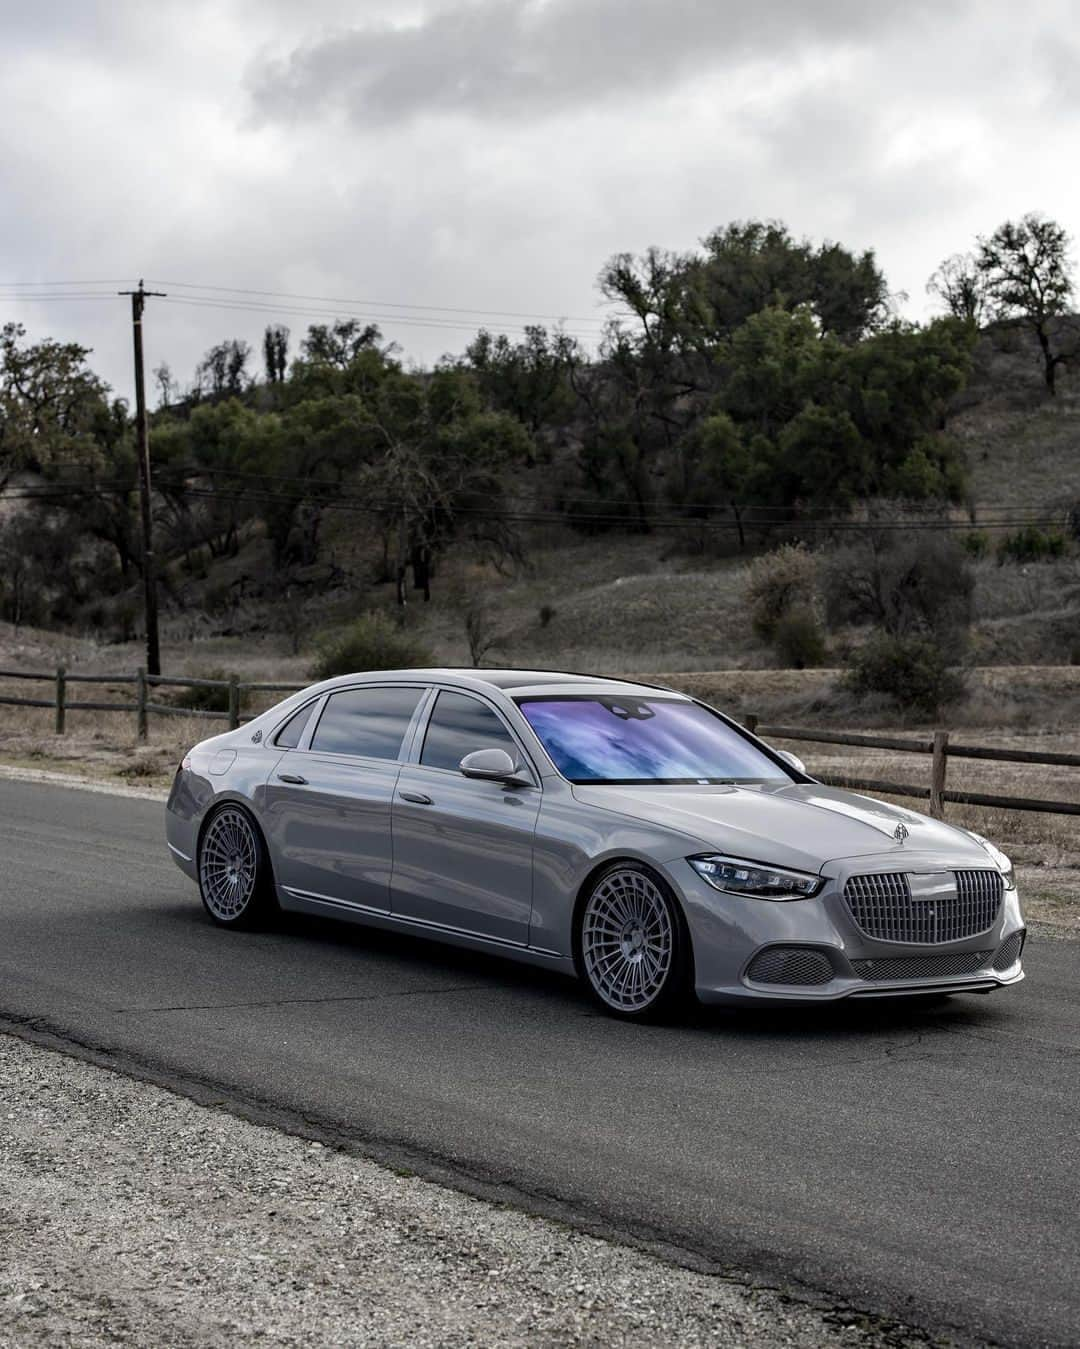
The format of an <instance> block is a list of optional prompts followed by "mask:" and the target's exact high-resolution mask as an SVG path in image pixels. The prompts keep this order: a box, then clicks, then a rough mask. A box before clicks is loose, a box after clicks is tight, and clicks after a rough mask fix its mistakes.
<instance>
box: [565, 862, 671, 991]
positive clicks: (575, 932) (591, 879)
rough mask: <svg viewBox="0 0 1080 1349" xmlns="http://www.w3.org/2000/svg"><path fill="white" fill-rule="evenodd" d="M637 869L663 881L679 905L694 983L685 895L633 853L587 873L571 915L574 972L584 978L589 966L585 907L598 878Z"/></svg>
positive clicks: (600, 865) (662, 874) (594, 865)
mask: <svg viewBox="0 0 1080 1349" xmlns="http://www.w3.org/2000/svg"><path fill="white" fill-rule="evenodd" d="M617 866H633V867H640V868H641V870H642V871H647V872H648V873H649V874H650V875H651V876H653V877H655V879H656V880H658V881H659V882H660V884H661V885H662V886H663V888H664V890H665V891H666V892H667V894H668V895H669V896H670V897H671V901H672V903H673V904H674V906H675V916H676V919H677V921H678V923H679V926H680V928H681V930H682V940H683V944H684V945H685V947H686V960H687V977H688V979H689V981H690V983H691V984H693V981H694V942H693V937H692V936H691V933H690V923H689V921H688V920H687V917H686V907H685V905H684V904H683V899H682V896H681V895H680V894H679V891H678V888H677V887H676V886H675V885H673V884H672V882H671V880H670V879H669V877H668V876H667V875H666V874H665V873H664V871H663V870H662V869H661V868H660V867H658V866H657V865H656V863H655V862H651V861H649V860H648V859H647V858H645V857H638V856H635V855H634V854H633V853H619V854H616V855H614V856H611V857H604V858H602V859H601V860H599V861H597V862H594V863H593V864H592V866H590V868H589V870H588V871H587V872H586V873H585V876H584V877H583V879H582V881H581V884H580V885H579V886H578V890H577V894H576V895H575V897H574V907H573V911H572V913H571V915H570V943H571V945H570V954H571V957H572V959H573V962H574V969H575V970H576V971H577V973H578V975H579V977H582V978H583V977H584V974H585V967H584V964H583V963H582V958H581V913H582V910H583V909H584V908H585V904H586V901H587V900H588V898H589V894H590V892H591V891H592V888H593V886H594V885H595V883H596V881H597V879H598V877H600V876H601V875H603V873H604V872H605V871H609V870H610V869H611V868H612V867H617Z"/></svg>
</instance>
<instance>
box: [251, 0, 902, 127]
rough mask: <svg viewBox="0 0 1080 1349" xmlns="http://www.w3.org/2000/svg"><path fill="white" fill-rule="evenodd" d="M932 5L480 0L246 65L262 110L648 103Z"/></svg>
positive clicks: (472, 109)
mask: <svg viewBox="0 0 1080 1349" xmlns="http://www.w3.org/2000/svg"><path fill="white" fill-rule="evenodd" d="M925 7H926V5H925V2H924V0H912V2H911V3H909V4H907V5H906V6H904V7H903V9H902V10H901V9H900V7H893V6H878V5H873V4H867V3H866V0H815V3H813V4H807V3H806V0H766V2H765V3H758V4H745V3H741V2H740V3H730V2H728V3H720V2H718V0H664V3H655V2H654V0H637V3H634V0H544V2H542V3H541V2H540V0H525V2H524V3H523V2H522V0H473V3H457V4H454V5H453V6H452V7H450V8H444V9H440V10H436V11H434V12H430V13H428V14H427V15H426V16H424V17H422V18H420V19H418V20H417V21H416V22H414V23H408V24H404V25H402V24H393V25H392V24H390V23H387V22H385V21H383V22H380V23H372V24H368V25H365V26H362V27H354V28H351V29H347V30H345V31H339V32H336V33H334V34H332V35H330V36H327V37H324V38H321V39H319V40H317V41H315V42H311V43H308V44H306V45H303V46H301V47H299V48H298V49H297V50H295V51H294V52H293V53H292V55H291V56H289V57H288V58H286V59H285V60H280V59H279V60H273V61H263V62H261V63H259V64H257V65H256V67H255V68H254V69H253V71H252V72H251V74H250V82H251V87H252V93H253V98H254V101H255V104H256V107H257V109H258V110H259V113H260V114H261V115H262V116H263V117H264V118H267V119H275V118H282V117H303V116H311V115H315V114H318V113H320V112H322V111H324V110H325V109H327V108H336V107H340V108H343V109H344V110H345V111H346V112H347V113H348V114H349V115H350V116H351V117H353V118H354V119H355V120H356V121H358V122H361V123H365V124H369V123H371V122H373V121H374V122H381V123H386V122H395V121H400V120H404V119H408V118H410V117H413V116H417V115H422V114H425V113H428V114H438V113H465V114H471V115H474V116H477V117H485V118H493V117H511V118H516V119H523V118H528V117H536V116H538V115H545V114H558V113H561V112H566V111H568V110H571V109H573V108H574V107H577V106H579V105H582V104H594V103H597V102H600V101H602V100H604V99H608V98H612V97H621V98H626V99H634V100H638V101H641V102H646V101H649V100H651V99H652V98H653V97H654V96H655V95H656V94H657V93H660V92H663V91H666V90H667V89H670V88H671V87H672V86H673V85H676V84H677V83H679V82H680V81H682V80H686V79H688V78H692V77H694V76H697V75H701V74H704V73H707V72H710V71H720V70H723V69H725V68H731V67H733V66H736V65H738V64H739V63H741V62H745V61H748V60H759V61H767V62H776V61H778V60H782V59H783V58H784V57H786V56H788V55H789V54H790V53H791V52H792V51H795V50H798V49H805V48H807V47H813V46H815V45H817V44H822V45H831V44H835V43H851V42H858V41H861V40H865V39H867V38H869V37H870V36H872V35H874V34H876V33H879V32H881V31H883V30H887V29H888V28H890V27H892V26H893V25H894V24H895V23H896V22H897V21H898V19H899V18H900V17H901V16H902V17H903V20H904V22H907V23H910V22H912V21H913V20H914V18H915V16H916V14H917V13H918V12H919V11H920V10H922V9H924V8H925Z"/></svg>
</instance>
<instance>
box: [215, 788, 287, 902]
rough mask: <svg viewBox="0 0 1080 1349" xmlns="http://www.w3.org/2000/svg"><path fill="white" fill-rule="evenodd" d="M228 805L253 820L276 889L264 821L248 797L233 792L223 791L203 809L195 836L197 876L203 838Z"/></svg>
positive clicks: (272, 858)
mask: <svg viewBox="0 0 1080 1349" xmlns="http://www.w3.org/2000/svg"><path fill="white" fill-rule="evenodd" d="M227 806H232V807H233V808H234V809H239V810H242V811H243V812H244V814H245V815H246V816H247V817H248V819H249V820H250V821H251V825H252V828H253V829H254V830H255V832H256V833H257V834H258V836H259V842H260V844H261V845H262V850H263V856H264V857H265V859H266V866H267V869H268V870H269V872H270V883H271V885H273V886H274V889H275V891H276V889H277V874H276V872H275V870H274V856H273V854H272V853H271V851H270V844H269V842H268V841H267V837H266V830H265V829H264V828H263V827H262V821H261V820H260V819H259V816H258V812H257V811H256V810H255V808H254V807H253V806H252V804H251V802H250V801H249V800H248V799H247V797H245V796H239V795H236V794H234V793H231V792H230V793H223V794H222V795H220V796H216V797H215V798H214V799H213V801H211V802H210V804H209V805H208V806H207V808H206V809H205V810H204V811H203V816H202V819H201V820H200V821H199V829H198V833H197V834H196V837H195V858H194V863H195V874H196V877H198V874H199V867H200V863H201V860H202V845H203V839H204V837H205V836H206V831H207V829H208V828H209V827H210V824H211V823H212V821H213V819H214V817H215V816H216V815H220V814H221V812H222V811H223V810H224V809H225V808H226V807H227Z"/></svg>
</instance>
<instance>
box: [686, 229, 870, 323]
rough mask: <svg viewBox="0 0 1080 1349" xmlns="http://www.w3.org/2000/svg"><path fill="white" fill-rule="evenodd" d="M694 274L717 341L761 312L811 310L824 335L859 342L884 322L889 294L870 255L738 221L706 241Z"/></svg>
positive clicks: (867, 252) (692, 267)
mask: <svg viewBox="0 0 1080 1349" xmlns="http://www.w3.org/2000/svg"><path fill="white" fill-rule="evenodd" d="M704 247H705V252H704V255H699V256H698V257H697V258H696V259H695V260H694V262H693V264H692V266H691V269H690V274H691V281H692V284H693V286H694V287H695V289H696V290H697V291H698V292H699V295H700V297H701V302H702V305H703V312H704V313H706V314H707V315H708V320H707V321H708V324H709V327H710V329H711V332H712V335H713V337H714V338H723V337H729V336H730V335H731V334H732V333H734V332H735V330H736V329H737V328H739V327H741V325H742V324H744V323H745V322H746V321H747V319H749V318H750V317H751V316H752V315H754V314H757V313H759V312H760V311H761V310H763V309H767V308H775V307H780V308H783V309H797V308H799V307H800V306H808V307H809V309H810V311H811V312H812V313H813V315H814V317H815V318H816V319H817V322H818V324H819V325H820V327H821V330H822V331H823V332H826V333H831V334H832V335H834V336H836V337H838V338H839V339H840V340H841V341H843V342H848V343H850V342H855V341H858V340H859V338H861V337H864V336H865V335H866V334H867V333H868V332H872V331H873V330H874V329H875V328H877V327H879V326H880V325H881V324H882V323H883V322H885V320H886V318H887V316H888V311H889V292H888V286H887V284H886V281H885V277H884V275H883V273H882V272H881V271H880V270H879V268H878V266H877V261H876V259H875V257H874V253H873V251H872V250H867V251H866V252H864V253H861V254H858V255H856V254H854V253H851V252H849V251H848V250H847V249H846V248H844V247H842V246H841V245H840V244H837V243H832V242H830V241H828V240H827V241H826V242H825V243H823V244H821V245H820V246H819V247H817V248H815V247H814V246H813V244H811V243H810V241H809V240H808V239H801V240H797V239H794V238H793V237H792V236H791V233H790V232H789V230H788V228H787V226H786V225H785V224H783V222H782V221H779V220H746V221H741V220H737V221H733V222H732V223H731V224H730V225H726V226H724V227H723V228H722V229H718V230H714V231H713V233H712V234H710V235H708V236H707V238H706V239H705V240H704Z"/></svg>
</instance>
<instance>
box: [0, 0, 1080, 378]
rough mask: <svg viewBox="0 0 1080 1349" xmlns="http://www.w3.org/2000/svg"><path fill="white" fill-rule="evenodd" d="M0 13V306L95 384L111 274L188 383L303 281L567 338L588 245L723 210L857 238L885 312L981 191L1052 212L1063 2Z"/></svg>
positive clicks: (323, 301) (414, 333) (255, 1)
mask: <svg viewBox="0 0 1080 1349" xmlns="http://www.w3.org/2000/svg"><path fill="white" fill-rule="evenodd" d="M0 33H2V36H3V42H2V47H0V79H2V84H3V89H4V94H5V98H4V117H3V120H2V122H0V184H2V187H3V200H4V204H5V207H6V210H5V218H4V222H3V226H2V227H0V321H6V320H8V319H12V318H13V319H18V320H19V321H21V322H23V323H25V325H26V327H27V329H28V330H29V332H30V333H31V334H32V335H34V336H45V335H51V336H54V337H57V338H63V339H68V340H77V341H80V342H83V343H85V344H86V345H88V346H92V347H93V348H94V349H95V355H94V357H93V363H94V364H95V366H96V368H97V369H98V370H99V371H100V372H101V373H102V374H104V375H105V377H106V378H107V379H108V380H109V381H110V382H111V383H112V384H113V385H114V387H115V388H116V389H117V390H118V391H119V392H121V393H123V394H127V392H128V391H129V388H130V368H129V367H130V323H129V311H128V310H127V309H126V307H125V302H124V301H122V300H120V299H117V298H113V297H112V295H111V291H113V290H115V289H117V288H118V287H117V285H116V284H115V283H116V282H121V281H123V282H126V281H128V280H131V279H134V278H137V277H138V276H140V275H143V276H145V277H146V278H147V279H148V282H149V281H150V280H151V279H152V280H153V282H154V283H155V284H154V289H157V290H166V291H168V292H169V296H168V299H167V300H163V301H154V302H152V309H151V310H150V311H149V313H148V328H147V358H148V364H149V365H154V364H157V363H158V362H159V361H161V360H163V359H164V360H167V361H168V362H169V363H170V364H171V366H172V368H173V370H174V372H175V374H176V375H177V376H178V377H179V378H180V379H181V380H182V381H184V382H186V381H187V380H189V379H190V377H191V373H192V370H193V367H194V365H195V363H196V361H197V360H198V358H199V356H200V355H201V354H202V352H203V351H204V350H205V349H206V348H207V347H208V346H210V345H211V344H212V343H213V342H215V341H218V340H220V339H221V338H223V337H228V336H243V337H246V338H248V339H249V340H251V341H252V342H253V343H255V344H257V343H258V341H259V338H260V335H261V332H262V329H263V326H264V325H265V324H266V323H267V322H268V321H270V320H273V319H280V320H281V321H284V322H286V323H288V324H289V325H290V327H291V328H292V330H293V334H294V343H295V340H296V337H297V336H299V334H300V333H301V332H302V331H303V329H304V328H305V326H306V325H307V323H309V322H311V321H317V320H318V319H319V318H320V314H319V313H316V312H308V311H313V310H325V311H327V312H328V313H329V312H331V311H333V312H351V313H357V314H359V315H362V316H364V317H365V318H369V317H373V318H377V320H378V322H379V324H380V326H381V327H382V329H383V331H384V333H385V334H386V335H387V336H388V337H391V338H393V339H394V340H396V341H397V342H398V343H399V344H400V345H401V347H402V349H403V353H404V355H405V357H406V358H407V359H411V360H415V361H417V362H430V361H433V360H435V359H437V358H438V357H439V355H440V354H442V353H443V352H447V351H455V350H460V349H461V348H462V347H463V346H464V344H465V343H466V342H467V341H468V340H469V336H470V333H471V332H474V331H475V330H476V328H477V327H478V326H479V325H480V324H481V323H485V324H486V325H487V326H490V327H504V328H505V329H506V330H507V331H510V332H514V331H518V330H519V329H520V325H521V324H523V323H524V322H528V321H529V319H530V318H536V319H539V318H551V317H564V318H565V319H566V326H567V328H568V329H570V330H571V331H574V332H576V333H579V334H581V335H582V336H583V337H584V338H586V339H589V338H591V337H595V334H596V333H597V332H598V329H599V326H600V322H601V320H602V317H603V313H604V310H603V307H602V303H601V300H600V297H599V295H598V294H597V292H596V289H595V278H596V274H597V272H598V270H599V268H600V265H601V264H602V262H603V261H604V259H605V258H606V257H608V256H609V255H610V254H611V253H613V252H616V251H619V250H624V249H627V250H633V251H639V250H641V249H643V248H645V247H646V246H648V245H649V244H653V243H655V244H659V245H661V246H663V247H667V248H673V249H689V248H692V247H694V246H695V244H696V243H697V241H698V240H699V239H700V238H701V237H702V236H703V235H704V234H706V233H707V232H708V231H709V230H711V229H713V228H714V227H716V226H717V225H720V224H723V223H726V222H727V221H729V220H732V219H739V218H747V217H779V218H781V219H783V220H785V221H786V222H787V223H788V224H789V226H790V227H791V228H792V230H793V231H794V232H796V233H797V234H806V235H809V236H810V237H812V238H814V239H820V238H825V237H827V238H831V239H837V240H839V241H841V242H842V243H844V244H846V245H848V246H849V247H852V248H855V249H863V248H868V247H872V248H874V249H875V250H876V251H877V254H878V258H879V261H880V263H881V264H882V266H883V267H884V269H885V272H886V274H887V276H888V278H889V282H890V285H891V287H892V288H893V289H894V290H904V291H907V292H908V293H909V295H910V299H909V301H908V303H907V305H906V306H905V312H906V313H907V314H908V315H909V316H911V317H913V318H922V317H925V316H926V315H927V314H928V313H929V312H930V308H929V305H928V301H927V297H926V296H925V293H924V286H925V282H926V278H927V276H928V274H929V273H930V272H931V271H932V270H933V268H934V267H935V266H936V264H937V263H938V261H939V260H940V259H941V258H942V257H943V256H944V255H946V254H948V253H951V252H954V251H958V250H962V249H964V248H967V247H969V246H970V243H971V241H972V239H973V236H974V235H975V234H976V233H979V232H984V233H985V232H988V231H989V230H991V229H992V228H993V227H994V226H996V225H997V224H999V223H1000V222H1001V221H1002V220H1003V219H1006V218H1008V217H1011V216H1016V215H1020V214H1022V213H1023V212H1025V211H1027V210H1041V211H1043V212H1045V213H1047V214H1049V215H1052V216H1054V217H1056V218H1057V219H1059V220H1061V221H1062V222H1063V223H1064V224H1065V226H1066V228H1067V229H1069V231H1070V233H1073V234H1080V178H1078V176H1077V174H1076V172H1075V164H1076V145H1077V132H1078V130H1080V124H1078V113H1080V11H1078V10H1077V7H1076V5H1075V3H1074V2H1073V0H1027V3H1025V4H1024V5H1023V6H1021V5H1017V4H1015V3H1007V2H1002V3H999V0H972V2H971V3H960V2H959V0H934V2H933V3H931V2H930V0H883V2H882V3H871V2H870V0H756V3H754V4H749V5H748V4H746V3H745V0H737V2H735V3H730V2H729V0H305V3H303V4H297V3H295V0H182V2H181V0H153V3H146V2H145V0H37V3H35V4H28V3H26V0H0ZM28 282H29V283H38V289H37V290H36V291H34V292H29V291H27V290H25V289H23V290H21V291H19V290H18V289H17V288H16V287H15V286H14V285H12V284H11V283H28ZM42 283H62V284H60V285H57V286H54V287H45V286H43V285H42ZM87 283H95V284H92V285H88V284H87ZM98 283H100V284H98ZM213 288H218V289H213ZM225 288H231V289H225ZM87 291H90V292H95V293H96V294H91V295H89V296H87V294H86V292H87ZM267 292H279V293H280V294H277V295H274V294H268V293H267ZM42 293H51V294H54V295H56V296H60V297H65V298H55V299H52V300H42V299H31V298H28V296H29V295H30V294H35V295H40V294H42ZM16 296H18V297H19V298H16ZM75 296H78V297H79V298H74V297H75ZM291 297H301V298H291ZM310 297H317V298H310ZM228 306H233V307H228Z"/></svg>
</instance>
